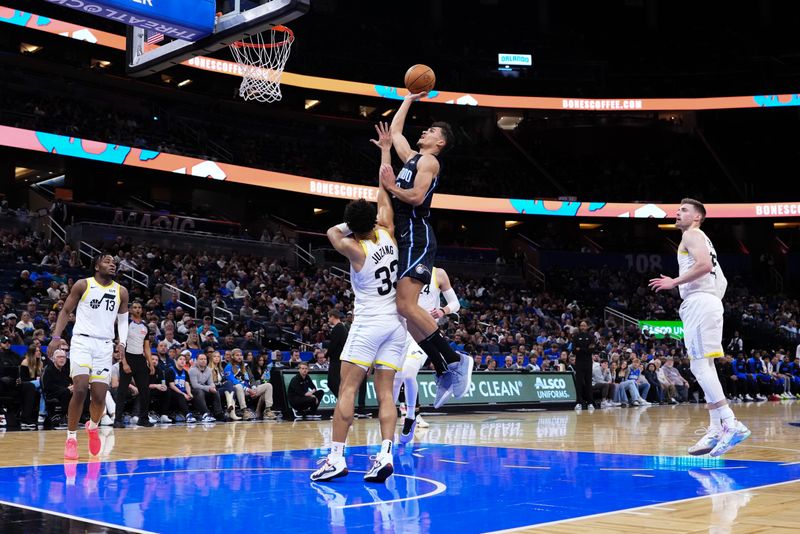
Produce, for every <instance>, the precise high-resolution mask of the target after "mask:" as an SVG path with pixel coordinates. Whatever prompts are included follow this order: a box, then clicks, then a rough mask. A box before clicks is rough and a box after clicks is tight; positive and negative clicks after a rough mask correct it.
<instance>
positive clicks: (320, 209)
mask: <svg viewBox="0 0 800 534" xmlns="http://www.w3.org/2000/svg"><path fill="white" fill-rule="evenodd" d="M326 211H328V210H325V209H322V208H314V215H319V214H320V213H325V212H326Z"/></svg>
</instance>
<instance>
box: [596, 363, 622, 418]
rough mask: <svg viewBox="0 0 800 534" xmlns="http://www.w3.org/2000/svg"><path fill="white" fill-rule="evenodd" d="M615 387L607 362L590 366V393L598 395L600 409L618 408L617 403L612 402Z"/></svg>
mask: <svg viewBox="0 0 800 534" xmlns="http://www.w3.org/2000/svg"><path fill="white" fill-rule="evenodd" d="M616 387H617V386H616V384H614V380H613V378H612V377H611V371H610V370H609V369H608V361H607V360H602V361H601V362H599V363H597V362H595V363H594V364H593V366H592V392H593V393H596V392H599V393H600V407H601V408H610V407H612V406H619V403H617V402H614V392H615V390H616Z"/></svg>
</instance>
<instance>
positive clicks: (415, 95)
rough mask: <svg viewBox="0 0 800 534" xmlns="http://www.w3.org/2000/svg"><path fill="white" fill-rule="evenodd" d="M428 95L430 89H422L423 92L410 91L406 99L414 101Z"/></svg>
mask: <svg viewBox="0 0 800 534" xmlns="http://www.w3.org/2000/svg"><path fill="white" fill-rule="evenodd" d="M426 96H428V91H422V92H421V93H409V94H407V95H406V96H405V99H406V100H412V101H413V100H419V99H421V98H425V97H426Z"/></svg>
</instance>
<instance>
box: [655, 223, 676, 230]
mask: <svg viewBox="0 0 800 534" xmlns="http://www.w3.org/2000/svg"><path fill="white" fill-rule="evenodd" d="M658 229H659V230H678V227H677V226H675V225H674V224H659V225H658Z"/></svg>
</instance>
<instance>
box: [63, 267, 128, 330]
mask: <svg viewBox="0 0 800 534" xmlns="http://www.w3.org/2000/svg"><path fill="white" fill-rule="evenodd" d="M120 293H121V290H120V285H119V284H118V283H116V282H111V283H110V284H109V285H107V286H104V285H101V284H100V282H98V281H97V280H96V279H95V278H94V277H91V278H87V279H86V291H84V292H83V295H82V296H81V300H80V301H78V308H77V310H76V311H75V328H73V330H72V334H73V335H82V336H89V337H93V338H96V339H114V323H115V322H116V320H117V314H118V312H119V303H120V298H121V295H120Z"/></svg>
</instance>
